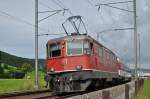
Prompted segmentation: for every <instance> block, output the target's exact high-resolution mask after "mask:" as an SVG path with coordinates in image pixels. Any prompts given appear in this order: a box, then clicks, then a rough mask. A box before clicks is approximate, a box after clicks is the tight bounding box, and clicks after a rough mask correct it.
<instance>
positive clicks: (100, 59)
mask: <svg viewBox="0 0 150 99" xmlns="http://www.w3.org/2000/svg"><path fill="white" fill-rule="evenodd" d="M98 56H99V62H100V63H102V62H103V47H99V48H98Z"/></svg>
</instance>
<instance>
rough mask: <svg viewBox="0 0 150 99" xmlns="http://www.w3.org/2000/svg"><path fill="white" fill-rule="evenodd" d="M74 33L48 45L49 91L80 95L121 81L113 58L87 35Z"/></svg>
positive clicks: (116, 61) (110, 53)
mask: <svg viewBox="0 0 150 99" xmlns="http://www.w3.org/2000/svg"><path fill="white" fill-rule="evenodd" d="M77 18H79V17H77ZM69 20H70V19H69ZM77 32H78V31H77ZM77 32H76V33H73V34H71V35H68V36H64V37H60V38H56V39H51V40H49V41H48V43H47V78H48V79H47V82H48V83H49V88H50V89H51V90H55V91H59V92H70V91H77V90H80V91H82V90H87V89H90V88H93V87H100V86H102V85H103V83H105V82H108V81H119V80H121V79H123V78H124V77H123V76H120V75H119V72H118V71H119V70H120V68H121V67H122V63H120V62H119V60H118V58H117V56H116V55H115V54H114V53H113V52H112V51H111V50H109V49H107V48H106V47H105V46H103V45H102V44H100V43H99V42H97V41H96V40H95V39H93V38H92V37H90V36H89V35H87V34H79V33H77Z"/></svg>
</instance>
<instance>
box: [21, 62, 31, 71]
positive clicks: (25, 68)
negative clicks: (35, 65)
mask: <svg viewBox="0 0 150 99" xmlns="http://www.w3.org/2000/svg"><path fill="white" fill-rule="evenodd" d="M21 70H22V71H23V72H24V73H27V72H31V71H32V65H31V64H29V63H23V64H22V66H21Z"/></svg>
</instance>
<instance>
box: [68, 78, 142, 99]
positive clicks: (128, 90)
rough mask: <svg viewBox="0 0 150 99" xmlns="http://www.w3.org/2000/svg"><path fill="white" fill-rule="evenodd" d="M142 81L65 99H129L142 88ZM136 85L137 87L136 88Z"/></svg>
mask: <svg viewBox="0 0 150 99" xmlns="http://www.w3.org/2000/svg"><path fill="white" fill-rule="evenodd" d="M143 84H144V80H143V79H142V80H139V81H138V84H137V81H131V82H129V83H127V84H123V85H118V86H115V87H111V88H107V89H103V90H99V91H95V92H90V93H87V94H83V95H77V96H74V97H70V98H67V99H131V97H132V96H133V95H134V94H135V93H136V92H137V91H138V90H140V88H142V87H143ZM136 85H137V86H136Z"/></svg>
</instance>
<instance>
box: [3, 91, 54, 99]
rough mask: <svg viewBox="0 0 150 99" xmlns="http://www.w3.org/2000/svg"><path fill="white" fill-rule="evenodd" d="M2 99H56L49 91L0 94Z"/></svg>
mask: <svg viewBox="0 0 150 99" xmlns="http://www.w3.org/2000/svg"><path fill="white" fill-rule="evenodd" d="M0 99H55V95H54V94H53V93H52V92H51V91H50V90H48V89H44V90H32V91H24V92H12V93H4V94H0Z"/></svg>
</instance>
